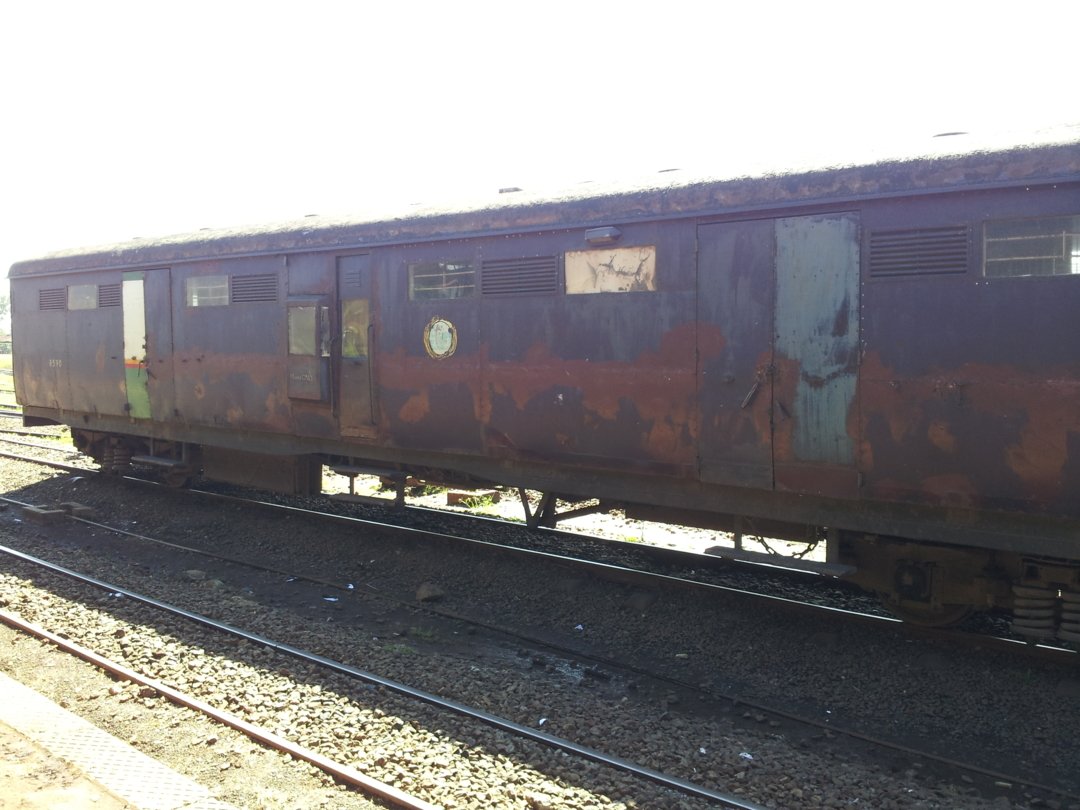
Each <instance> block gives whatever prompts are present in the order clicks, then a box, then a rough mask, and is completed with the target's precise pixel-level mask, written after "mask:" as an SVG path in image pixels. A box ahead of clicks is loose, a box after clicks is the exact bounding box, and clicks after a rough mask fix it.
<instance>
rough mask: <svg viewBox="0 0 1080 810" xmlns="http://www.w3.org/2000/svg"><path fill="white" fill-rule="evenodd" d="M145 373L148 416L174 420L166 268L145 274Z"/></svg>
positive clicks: (169, 288)
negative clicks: (148, 405) (148, 404)
mask: <svg viewBox="0 0 1080 810" xmlns="http://www.w3.org/2000/svg"><path fill="white" fill-rule="evenodd" d="M144 283H145V287H144V291H145V299H146V300H145V312H146V341H145V343H146V373H147V378H148V379H147V390H148V393H149V396H150V413H151V417H152V418H153V419H154V420H156V421H159V422H168V421H171V420H173V419H175V418H176V391H175V384H174V380H173V374H174V356H173V334H172V331H173V329H172V325H173V288H172V275H171V273H170V271H169V269H168V268H159V269H155V270H151V271H149V272H148V273H146V277H145V281H144Z"/></svg>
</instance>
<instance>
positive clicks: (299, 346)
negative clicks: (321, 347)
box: [289, 304, 318, 357]
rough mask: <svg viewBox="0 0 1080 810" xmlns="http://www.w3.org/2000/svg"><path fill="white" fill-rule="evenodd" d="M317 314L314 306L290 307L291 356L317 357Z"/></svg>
mask: <svg viewBox="0 0 1080 810" xmlns="http://www.w3.org/2000/svg"><path fill="white" fill-rule="evenodd" d="M317 313H318V310H317V309H316V307H315V305H314V304H312V305H310V306H298V307H297V306H293V307H289V354H298V355H305V356H307V357H314V356H315V349H316V343H317V338H316V335H317V332H316V328H315V327H316V318H317Z"/></svg>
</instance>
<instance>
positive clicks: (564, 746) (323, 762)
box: [0, 546, 758, 810]
mask: <svg viewBox="0 0 1080 810" xmlns="http://www.w3.org/2000/svg"><path fill="white" fill-rule="evenodd" d="M0 553H3V554H6V555H8V556H11V557H16V558H18V559H20V560H22V561H23V562H27V563H30V564H32V565H34V566H36V567H39V568H43V569H46V570H49V571H51V572H53V573H56V574H60V575H62V576H64V577H67V578H69V579H72V580H75V581H77V582H81V583H84V584H86V585H90V586H93V587H94V588H98V589H100V590H103V591H105V592H107V593H109V594H110V595H112V596H114V597H117V596H120V597H124V598H126V599H129V600H132V601H135V602H138V603H140V604H143V605H148V606H150V607H153V608H154V609H156V610H158V611H161V612H164V613H167V614H169V615H171V616H174V617H179V618H182V619H185V620H187V621H191V622H195V623H198V624H200V625H203V626H205V627H209V628H211V629H212V630H214V631H216V632H220V633H224V634H227V635H229V636H233V637H235V638H238V639H242V640H244V641H247V642H249V643H251V644H255V645H259V646H261V647H264V648H267V649H270V650H274V651H275V652H277V653H281V654H284V655H287V656H289V657H292V658H294V659H297V660H299V661H302V662H304V663H306V664H310V665H313V666H315V667H319V668H322V669H325V670H328V671H331V672H335V673H338V674H341V675H346V676H348V677H350V678H354V679H356V680H358V681H362V682H364V683H366V684H370V685H372V686H378V687H381V688H382V689H385V690H388V691H391V692H394V693H396V694H399V695H403V696H405V697H407V698H409V699H412V700H418V701H422V702H424V703H427V704H430V705H432V706H435V707H437V708H438V709H441V710H445V711H448V712H453V713H455V714H458V715H461V716H464V717H466V718H469V719H471V720H475V721H478V722H480V723H483V724H485V725H488V726H492V727H494V728H497V729H499V730H501V731H504V732H508V733H510V734H513V735H515V736H516V737H519V738H521V739H525V740H530V741H532V742H536V743H540V744H543V745H546V746H549V747H551V748H555V749H558V750H560V751H563V752H565V753H567V754H571V755H573V756H576V757H580V758H582V759H587V760H591V761H593V762H596V763H599V764H601V765H603V766H605V767H610V768H614V769H618V770H621V771H624V772H626V773H628V774H630V775H632V776H635V777H639V778H642V779H645V780H648V781H651V782H655V783H657V784H659V785H661V786H664V787H667V788H671V789H673V790H676V791H679V792H682V793H686V794H688V795H691V796H695V797H698V798H702V799H706V800H708V801H710V802H712V803H715V805H716V806H719V807H725V808H733V810H755V808H758V805H756V804H753V803H751V802H748V801H746V800H744V799H741V798H739V797H737V796H733V795H729V794H723V793H720V792H717V791H714V790H711V789H709V788H707V787H704V786H701V785H696V784H693V783H692V782H689V781H687V780H685V779H681V778H678V777H675V776H670V775H667V774H663V773H660V772H658V771H655V770H653V769H651V768H646V767H643V766H641V765H637V764H635V763H632V762H629V761H627V760H625V759H622V758H620V757H616V756H612V755H609V754H605V753H603V752H601V751H597V750H594V749H591V748H587V747H585V746H581V745H578V744H576V743H574V742H572V741H570V740H565V739H561V738H559V737H556V736H554V735H551V734H547V733H545V732H543V731H539V730H536V729H533V728H529V727H527V726H524V725H521V724H519V723H515V722H513V721H511V720H508V719H506V718H502V717H497V716H495V715H493V714H490V713H488V712H485V711H483V710H481V709H478V708H475V707H472V706H468V705H465V704H463V703H460V702H458V701H454V700H449V699H446V698H442V697H440V696H438V695H435V694H432V693H430V692H426V691H424V690H421V689H415V688H413V687H410V686H408V685H406V684H402V683H397V682H395V681H392V680H389V679H387V678H383V677H380V676H379V675H376V674H374V673H371V672H367V671H364V670H362V669H358V668H356V667H353V666H350V665H348V664H345V663H342V662H339V661H334V660H331V659H328V658H326V657H325V656H322V655H318V654H315V653H312V652H309V651H306V650H303V649H300V648H298V647H295V646H293V645H291V644H287V643H284V642H281V641H276V640H274V639H271V638H267V637H265V636H262V635H259V634H257V633H252V632H249V631H246V630H244V629H241V628H239V627H236V626H232V625H229V624H225V623H223V622H219V621H216V620H214V619H211V618H209V617H207V616H202V615H199V614H196V613H193V612H191V611H189V610H186V609H184V608H181V607H178V606H175V605H171V604H168V603H165V602H162V601H160V600H157V599H153V598H151V597H148V596H144V595H142V594H139V593H136V592H134V591H131V590H128V589H125V588H122V587H120V586H117V585H115V584H112V583H107V582H103V581H101V580H99V579H96V578H94V577H90V576H86V575H84V574H80V573H78V572H76V571H73V570H71V569H68V568H64V567H63V566H59V565H56V564H54V563H51V562H49V561H47V560H43V559H40V558H36V557H33V556H32V555H28V554H25V553H23V552H20V551H17V550H15V549H12V548H7V547H3V546H0ZM0 620H3V621H5V622H7V623H8V624H18V625H19V626H20V629H24V630H25V629H27V626H26V623H23V622H18V621H17V620H16V619H15V618H14V617H12V616H10V615H7V614H3V613H0ZM38 634H39V635H42V637H45V635H44V634H43V633H41V632H40V631H38ZM48 640H49V641H51V642H53V643H58V642H60V641H62V639H60V638H59V637H57V636H55V635H51V634H50V635H49V636H48ZM69 647H70V649H71V651H72V652H76V650H75V648H74V647H73V646H70V645H69ZM77 654H80V657H84V658H86V659H87V660H90V661H91V662H93V663H97V664H99V665H105V666H106V667H107V668H109V669H110V671H114V672H122V674H123V675H124V677H126V678H128V679H132V680H133V679H135V677H139V676H138V675H137V673H133V672H131V671H130V670H128V669H127V668H121V667H120V666H119V665H115V664H112V663H110V662H105V661H103V660H102V659H100V658H99V657H98V656H91V655H87V654H85V653H82V652H77ZM142 682H143V683H146V684H148V685H151V686H152V687H153V688H154V689H156V690H157V691H159V692H162V693H163V694H166V695H167V696H168V697H169V698H170V699H172V700H175V701H176V702H180V703H183V704H184V705H188V706H190V707H192V708H198V709H199V710H201V711H203V712H204V713H207V714H212V715H213V716H214V717H215V719H217V720H219V722H224V723H226V724H228V725H231V726H233V727H235V728H238V729H240V730H243V731H244V732H245V733H247V734H249V735H250V736H252V737H254V738H256V739H259V740H260V741H261V742H267V743H270V744H272V745H274V746H275V747H278V748H280V749H281V750H283V751H286V753H289V754H291V755H294V756H297V758H300V759H304V760H305V761H309V762H311V763H312V764H314V765H316V766H317V767H320V768H323V769H325V770H326V771H327V772H328V773H330V774H331V775H333V776H335V777H338V778H342V774H348V776H349V780H350V781H351V782H352V783H354V784H355V785H356V786H357V787H360V788H361V789H363V790H365V791H366V792H371V793H373V794H374V795H378V796H381V797H383V798H387V799H390V800H391V801H393V802H394V803H395V804H400V805H401V806H404V807H417V808H421V807H422V808H429V807H433V806H434V805H432V804H429V803H427V802H426V801H423V800H420V799H417V798H415V797H412V796H408V795H406V794H404V793H402V792H401V791H397V790H395V789H394V788H392V787H391V786H388V785H384V784H382V783H379V782H377V780H371V779H368V778H367V777H365V776H363V775H362V774H356V773H355V771H352V769H349V768H348V767H347V766H345V765H342V764H340V763H336V762H333V761H330V760H328V759H326V758H325V757H320V756H319V755H317V754H312V753H310V752H307V751H306V750H303V749H302V748H301V747H299V746H296V745H294V744H292V743H289V742H288V741H284V740H281V739H280V738H277V737H276V735H266V734H265V733H263V732H261V730H259V729H256V728H254V727H253V726H252V725H251V724H250V723H246V722H244V721H241V720H237V719H233V718H230V717H226V716H224V715H223V714H222V713H221V712H217V711H216V710H213V709H212V708H211V707H209V706H207V705H206V704H205V703H204V702H203V701H200V700H198V699H196V698H194V697H191V696H188V695H185V694H184V693H182V692H180V691H179V690H175V689H172V688H171V687H168V686H165V685H162V684H160V682H158V681H153V682H152V683H151V682H150V681H149V680H147V679H143V680H142ZM350 771H352V773H350Z"/></svg>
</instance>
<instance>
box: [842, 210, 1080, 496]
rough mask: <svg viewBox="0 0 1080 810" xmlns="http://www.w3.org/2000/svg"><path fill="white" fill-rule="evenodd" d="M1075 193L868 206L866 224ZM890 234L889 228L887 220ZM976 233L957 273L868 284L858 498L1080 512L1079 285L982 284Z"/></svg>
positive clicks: (930, 219) (1051, 281)
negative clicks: (944, 205)
mask: <svg viewBox="0 0 1080 810" xmlns="http://www.w3.org/2000/svg"><path fill="white" fill-rule="evenodd" d="M1078 200H1080V197H1078V195H1077V191H1076V189H1075V188H1074V189H1072V190H1071V191H1070V190H1069V189H1032V190H1029V191H1027V192H1025V193H1023V194H1022V195H1020V194H1016V195H1005V194H998V195H982V196H980V197H975V198H971V199H963V200H960V201H954V203H953V205H952V206H951V207H950V208H938V209H934V208H929V207H926V206H918V207H917V206H908V207H906V208H902V207H900V206H897V205H895V204H889V205H876V206H873V207H868V208H867V214H866V218H867V220H868V221H869V223H870V227H872V228H877V227H885V226H886V224H892V225H894V224H895V223H898V222H899V223H905V224H906V223H911V224H912V225H915V226H920V227H921V226H924V225H926V224H930V225H938V224H943V223H948V222H965V221H973V220H974V221H976V222H978V221H979V220H982V219H986V220H988V221H1000V220H1010V219H1017V218H1023V219H1024V220H1025V221H1029V220H1030V219H1031V218H1032V217H1037V216H1048V215H1050V216H1053V215H1060V214H1062V213H1068V212H1075V211H1077V210H1078V209H1080V203H1078ZM894 226H895V225H894ZM980 236H981V234H980V228H979V227H978V226H976V227H973V228H972V239H973V240H975V244H974V246H973V249H972V262H971V263H970V265H969V266H968V267H967V268H966V269H965V271H964V272H962V273H957V274H955V275H951V276H946V277H938V276H933V275H914V276H910V277H906V278H898V279H880V280H878V279H873V280H868V281H867V283H865V284H864V285H863V298H862V305H863V311H864V317H863V341H864V344H865V355H864V359H863V365H862V369H861V383H860V420H859V421H860V433H861V441H860V450H859V454H860V468H861V469H862V471H863V477H864V488H863V495H864V497H866V498H871V499H875V500H879V501H893V502H905V503H919V504H926V505H929V506H934V507H938V508H947V509H973V510H978V509H983V510H986V509H996V510H1008V511H1013V512H1027V513H1029V514H1032V513H1043V514H1047V515H1054V514H1056V515H1073V516H1077V515H1080V495H1078V493H1080V416H1078V415H1080V355H1078V354H1077V347H1078V346H1080V320H1078V319H1077V317H1076V313H1077V312H1078V311H1080V284H1077V283H1076V282H1077V281H1078V280H1080V279H1078V278H1077V277H1076V276H1069V275H1066V276H1056V277H1053V276H1047V277H1041V278H1040V277H1028V278H1005V279H991V278H986V277H985V276H984V274H983V269H982V267H981V264H980V263H979V261H978V260H979V259H980V258H981V243H980V241H981V240H980V239H979V237H980Z"/></svg>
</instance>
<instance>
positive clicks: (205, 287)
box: [186, 276, 229, 307]
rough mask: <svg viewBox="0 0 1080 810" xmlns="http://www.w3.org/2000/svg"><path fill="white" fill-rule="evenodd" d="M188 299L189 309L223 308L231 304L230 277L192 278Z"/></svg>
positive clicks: (188, 284) (189, 280)
mask: <svg viewBox="0 0 1080 810" xmlns="http://www.w3.org/2000/svg"><path fill="white" fill-rule="evenodd" d="M186 297H187V305H188V306H189V307H223V306H225V305H226V304H228V303H229V277H228V276H192V277H191V278H189V279H188V280H187V296H186Z"/></svg>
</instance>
